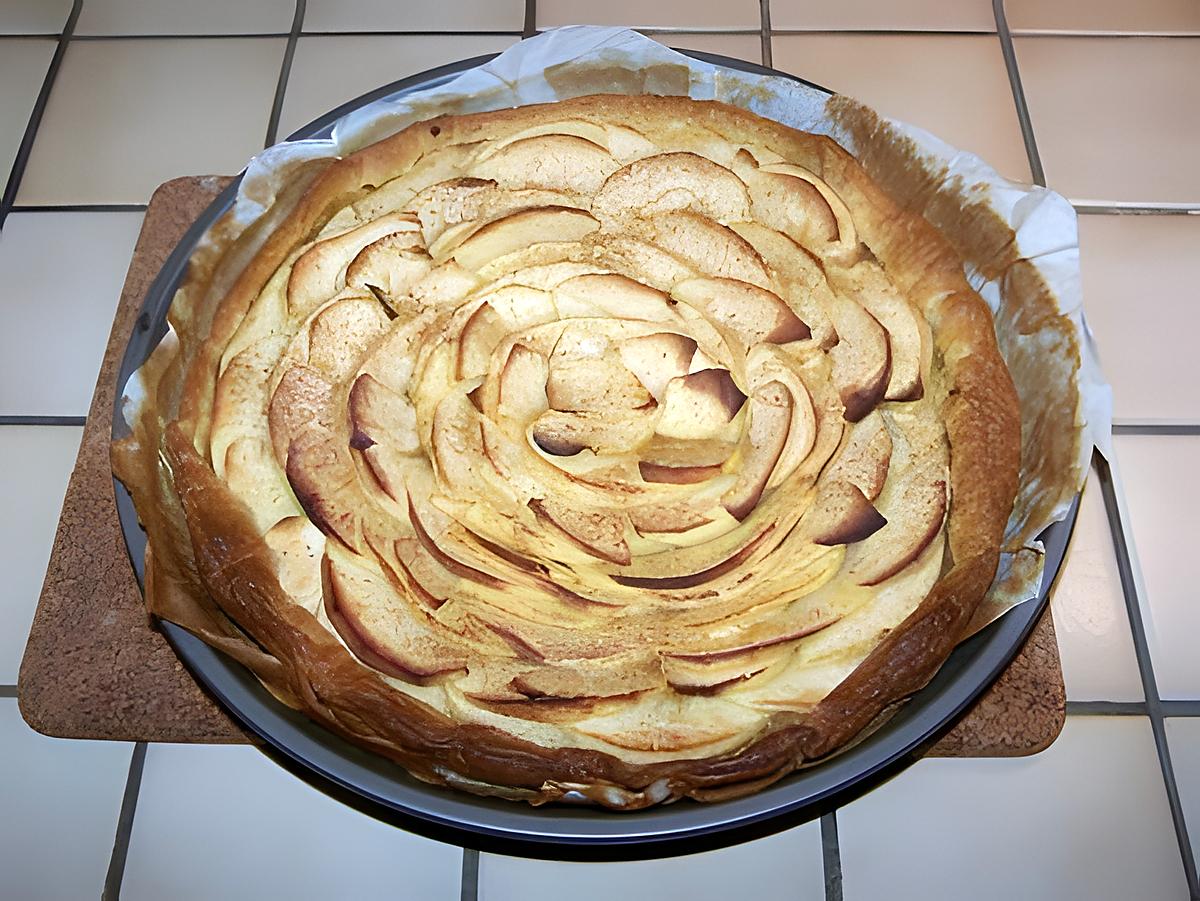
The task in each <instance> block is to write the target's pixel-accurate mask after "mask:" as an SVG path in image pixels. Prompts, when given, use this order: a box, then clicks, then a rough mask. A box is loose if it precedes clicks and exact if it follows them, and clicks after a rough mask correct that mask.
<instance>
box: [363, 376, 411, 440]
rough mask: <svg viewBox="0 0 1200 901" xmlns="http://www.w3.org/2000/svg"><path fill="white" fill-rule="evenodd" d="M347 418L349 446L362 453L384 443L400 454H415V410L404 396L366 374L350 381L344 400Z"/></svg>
mask: <svg viewBox="0 0 1200 901" xmlns="http://www.w3.org/2000/svg"><path fill="white" fill-rule="evenodd" d="M346 407H347V412H348V413H349V415H350V446H351V447H352V448H354V449H355V450H360V451H365V450H366V449H367V448H369V447H372V446H374V445H376V444H381V443H386V444H388V445H390V446H392V447H393V448H395V449H396V450H398V451H400V452H401V453H407V454H411V453H416V452H417V451H418V450H420V447H421V444H420V440H419V438H418V436H417V411H416V409H415V408H414V407H413V405H412V401H410V400H409V399H408V398H407V397H403V396H402V395H399V394H397V393H396V392H395V391H392V390H391V389H390V388H388V387H386V386H385V385H383V384H382V383H381V382H379V380H378V379H376V378H375V377H374V376H372V375H371V374H370V373H363V374H362V375H360V376H359V377H358V378H357V379H355V380H354V384H353V385H352V386H351V387H350V395H349V397H348V399H347V404H346Z"/></svg>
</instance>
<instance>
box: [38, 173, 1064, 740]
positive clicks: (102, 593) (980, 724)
mask: <svg viewBox="0 0 1200 901" xmlns="http://www.w3.org/2000/svg"><path fill="white" fill-rule="evenodd" d="M228 181H229V179H228V178H225V177H221V176H211V175H210V176H195V177H188V178H177V179H174V180H172V181H169V182H167V183H166V184H163V185H161V186H160V187H159V188H158V190H156V191H155V192H154V196H153V198H151V201H150V206H149V208H148V209H147V210H146V218H145V221H144V222H143V224H142V232H141V235H140V237H139V238H138V242H137V247H136V248H135V250H134V254H133V260H132V261H131V262H130V264H129V273H128V275H127V276H126V278H125V288H124V290H123V291H122V293H121V302H120V306H119V307H118V308H117V315H116V320H115V322H114V323H113V329H112V333H111V335H110V336H109V340H108V349H107V351H106V353H105V356H104V363H103V364H102V365H101V367H100V376H99V379H98V381H97V383H96V391H95V394H94V395H93V396H92V405H91V409H90V410H89V411H88V418H87V424H86V425H85V426H84V431H83V443H82V445H81V446H80V448H79V458H78V460H77V461H76V463H75V470H74V472H73V473H72V475H71V481H70V484H69V485H68V487H67V494H66V499H65V501H64V502H63V509H62V516H61V518H60V520H59V523H58V533H57V534H56V535H55V538H54V548H53V550H52V552H51V556H50V565H49V567H48V569H47V572H46V581H45V584H44V585H43V587H42V595H41V599H40V601H39V603H38V609H37V614H36V616H35V618H34V622H33V629H32V631H31V632H30V635H29V643H28V645H27V646H26V649H25V658H24V660H23V661H22V664H21V674H20V680H19V685H18V698H19V702H20V708H21V713H22V715H23V716H24V717H25V719H26V721H27V722H28V723H29V725H31V726H32V727H33V728H35V729H37V730H38V731H39V732H43V733H45V734H47V735H54V736H58V737H62V738H86V739H111V740H116V741H156V742H220V743H244V742H249V741H253V740H254V739H253V737H252V736H249V735H247V734H246V733H244V732H243V731H242V730H241V729H240V728H239V727H238V726H237V725H235V724H234V722H233V721H232V720H231V719H230V718H229V717H228V716H227V715H226V714H225V713H224V712H223V711H222V709H221V707H220V706H219V705H218V704H217V702H216V701H214V700H213V699H212V698H211V697H209V696H208V695H207V694H206V693H205V691H204V690H203V689H202V688H201V687H200V686H199V685H198V684H197V683H196V682H195V680H194V679H193V678H192V677H191V676H190V675H189V674H188V672H187V670H186V669H184V667H183V665H182V664H181V663H180V662H179V659H178V658H177V657H176V656H175V653H174V651H172V650H171V647H170V645H168V644H167V641H166V639H165V638H163V636H162V635H161V634H160V633H159V632H158V631H157V630H156V629H155V628H154V625H153V624H152V623H151V621H150V619H149V617H148V616H147V615H146V612H145V609H144V607H143V604H142V596H141V592H140V590H139V589H138V585H137V582H136V581H135V579H134V575H133V569H132V567H131V566H130V563H129V556H128V554H127V553H126V550H125V542H124V540H123V538H122V536H121V527H120V524H119V522H118V520H117V510H116V501H115V498H114V494H113V483H112V473H111V470H110V467H109V460H108V445H109V433H110V424H111V421H112V405H113V396H114V393H115V390H116V385H115V380H116V375H117V369H118V367H119V366H120V363H121V358H122V356H123V354H124V351H125V345H126V343H127V341H128V339H129V335H130V333H131V332H132V330H133V328H134V326H135V324H136V320H137V318H138V314H139V312H140V310H141V306H142V300H143V298H144V297H145V294H146V291H147V289H148V288H149V286H150V283H151V281H153V279H154V277H155V276H156V275H157V274H158V270H159V268H160V267H161V266H162V264H163V262H164V261H165V260H166V258H167V255H168V254H169V253H170V252H171V250H172V248H174V246H175V244H176V243H177V242H178V241H179V239H180V238H181V237H182V236H183V234H184V232H185V231H186V230H187V228H188V226H189V225H191V223H192V222H193V221H194V220H195V219H196V217H197V216H199V215H200V213H201V212H202V211H203V210H204V209H205V207H206V206H208V204H209V203H210V202H211V201H212V199H213V198H214V197H215V196H216V195H217V194H218V193H219V192H220V190H221V189H222V188H223V187H224V186H225V185H226V184H227V183H228ZM1065 715H1066V714H1065V691H1064V689H1063V678H1062V667H1061V665H1060V662H1059V657H1058V645H1057V643H1056V641H1055V638H1054V623H1053V621H1052V619H1051V617H1050V612H1049V608H1047V610H1046V612H1045V614H1043V616H1042V617H1041V619H1040V621H1039V622H1038V624H1037V627H1036V628H1035V629H1034V631H1033V633H1032V635H1031V636H1030V638H1029V640H1028V641H1027V642H1026V644H1025V647H1024V648H1023V649H1022V650H1021V652H1020V653H1019V654H1018V655H1017V657H1016V658H1015V659H1014V660H1013V662H1012V664H1011V665H1010V666H1009V667H1008V669H1007V670H1006V671H1005V672H1004V673H1003V675H1001V677H1000V679H999V680H998V681H997V682H996V683H995V684H994V685H993V686H992V688H991V689H990V690H989V691H988V692H987V693H986V694H984V695H983V697H982V698H981V699H980V700H979V702H978V703H976V704H975V706H974V707H973V708H972V709H970V710H969V711H968V712H967V713H966V714H965V715H964V716H963V717H962V719H961V720H960V721H959V722H958V724H957V725H956V726H955V727H954V729H953V730H952V731H951V732H949V733H948V734H947V735H946V736H945V737H944V738H943V739H942V740H941V741H940V742H939V743H938V744H937V745H935V746H934V748H933V749H932V751H931V752H930V753H931V754H932V755H934V756H942V757H1017V756H1022V755H1026V754H1034V753H1036V752H1038V751H1041V750H1043V749H1044V748H1046V747H1048V746H1049V745H1050V743H1051V742H1053V741H1054V739H1055V738H1056V737H1057V736H1058V734H1059V732H1060V731H1061V729H1062V726H1063V722H1064V719H1065Z"/></svg>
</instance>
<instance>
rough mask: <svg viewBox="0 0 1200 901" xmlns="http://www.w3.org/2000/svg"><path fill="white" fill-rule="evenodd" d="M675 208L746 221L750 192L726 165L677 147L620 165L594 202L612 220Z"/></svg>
mask: <svg viewBox="0 0 1200 901" xmlns="http://www.w3.org/2000/svg"><path fill="white" fill-rule="evenodd" d="M673 210H692V211H694V212H697V213H700V214H701V215H704V216H707V217H709V218H710V219H715V220H718V221H723V222H742V221H744V220H746V219H749V218H750V195H749V194H747V193H746V186H745V185H744V184H742V180H741V179H740V178H738V177H737V176H736V175H734V174H733V173H732V172H730V171H729V170H728V169H726V168H725V167H724V166H719V165H717V164H716V163H714V162H713V161H712V160H708V159H705V158H704V157H702V156H699V155H697V154H695V153H688V152H687V151H679V152H672V153H660V154H658V155H657V156H648V157H645V158H643V159H640V160H635V161H634V162H632V163H630V164H629V165H628V166H625V167H624V168H622V169H618V170H617V171H616V172H614V173H613V174H612V175H610V176H609V177H608V179H607V181H605V182H604V186H603V187H602V188H601V189H600V190H599V191H597V192H596V197H595V199H594V200H593V201H592V212H594V213H595V214H596V215H597V216H599V217H601V218H602V219H610V220H622V219H628V218H629V217H630V216H639V217H641V218H645V217H647V216H650V215H653V214H656V213H666V212H671V211H673Z"/></svg>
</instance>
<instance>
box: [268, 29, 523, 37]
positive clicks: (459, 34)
mask: <svg viewBox="0 0 1200 901" xmlns="http://www.w3.org/2000/svg"><path fill="white" fill-rule="evenodd" d="M490 35H502V36H505V37H521V36H522V35H521V32H520V31H513V30H511V29H507V30H506V29H497V30H487V31H395V30H386V29H385V30H382V31H301V32H300V37H302V38H373V37H383V38H402V37H414V38H436V37H448V38H469V37H479V36H485V37H486V36H490ZM283 37H287V35H283Z"/></svg>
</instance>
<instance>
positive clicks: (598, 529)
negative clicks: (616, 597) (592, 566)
mask: <svg viewBox="0 0 1200 901" xmlns="http://www.w3.org/2000/svg"><path fill="white" fill-rule="evenodd" d="M529 509H531V510H532V511H533V512H534V514H535V515H536V516H537V518H538V519H539V520H540V521H542V522H545V523H547V524H548V525H550V526H551V527H552V528H554V529H556V530H557V531H558V532H561V533H562V534H563V535H565V536H566V537H567V538H569V539H570V540H571V541H572V542H573V543H574V544H575V545H576V546H577V547H579V548H580V549H581V550H583V551H584V552H585V553H588V554H591V555H592V556H593V557H598V558H600V559H601V560H607V561H609V562H610V563H617V564H621V565H626V564H628V563H629V561H630V560H631V559H632V558H631V557H630V554H629V545H628V544H626V543H625V524H624V519H623V517H621V516H620V515H619V514H617V513H614V512H610V511H602V510H578V509H575V508H574V507H572V506H571V505H570V504H569V503H564V502H562V501H558V500H555V499H553V498H535V499H533V500H531V501H530V502H529Z"/></svg>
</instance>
